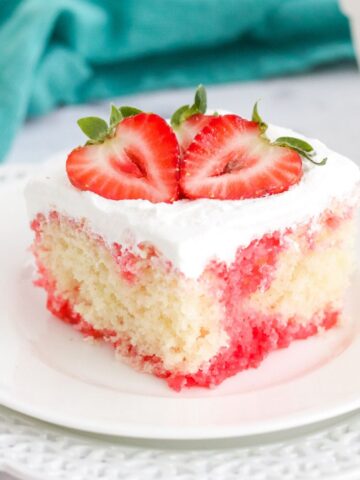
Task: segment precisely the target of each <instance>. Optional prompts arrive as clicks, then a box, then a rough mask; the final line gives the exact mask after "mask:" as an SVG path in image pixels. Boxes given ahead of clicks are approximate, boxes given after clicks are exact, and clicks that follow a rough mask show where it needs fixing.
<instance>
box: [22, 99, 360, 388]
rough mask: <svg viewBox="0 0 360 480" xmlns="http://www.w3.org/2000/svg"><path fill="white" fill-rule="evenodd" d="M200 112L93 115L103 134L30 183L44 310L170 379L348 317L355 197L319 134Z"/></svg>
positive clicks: (351, 178) (341, 161) (212, 380)
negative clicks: (104, 120)
mask: <svg viewBox="0 0 360 480" xmlns="http://www.w3.org/2000/svg"><path fill="white" fill-rule="evenodd" d="M191 108H192V111H191V112H190V114H189V112H188V110H186V108H184V107H182V114H181V115H182V117H181V115H179V114H177V115H175V118H174V117H173V121H172V126H169V125H168V124H167V123H166V122H165V121H164V120H163V119H161V118H160V117H158V116H157V115H155V114H144V113H141V112H139V111H138V110H137V111H133V112H130V114H129V115H128V116H126V115H123V113H122V112H121V109H119V110H118V112H119V116H118V117H117V118H115V119H114V115H115V117H116V114H114V112H113V124H112V125H111V124H110V127H109V130H106V129H105V127H104V126H103V127H101V128H100V130H99V129H98V130H96V129H95V132H96V133H95V134H94V133H93V132H94V129H93V130H91V129H89V128H87V127H86V122H85V123H83V124H82V127H83V129H84V131H86V132H87V133H89V132H90V130H91V132H92V135H93V137H94V136H96V135H98V137H97V138H92V139H91V140H90V143H89V144H88V145H87V146H85V147H79V148H78V149H75V150H74V151H73V152H71V154H70V155H69V157H68V159H67V163H66V165H67V168H66V169H65V160H66V159H65V158H64V162H63V164H61V165H60V166H57V167H53V168H50V169H48V170H47V171H46V172H44V174H43V175H40V176H37V177H35V178H33V179H32V180H31V181H30V182H29V183H28V185H27V187H26V192H25V193H26V199H27V205H28V211H29V215H30V219H31V226H32V229H33V231H34V233H35V239H34V243H33V248H32V250H33V253H34V255H35V258H36V263H37V269H38V278H37V282H36V283H37V285H39V286H41V287H43V288H44V289H45V290H46V292H47V296H48V300H47V308H48V309H49V310H50V312H52V313H53V314H54V315H55V316H56V317H58V318H60V319H61V320H63V321H65V322H67V323H70V324H72V325H73V326H74V327H75V328H76V329H77V330H79V331H80V332H82V333H83V334H84V335H85V336H91V337H94V338H96V339H102V340H104V341H106V342H109V343H110V344H112V345H113V347H114V348H115V350H116V352H117V353H119V354H120V356H121V357H122V358H123V359H124V360H126V361H128V362H130V363H131V365H133V366H134V367H135V368H136V369H138V370H141V371H143V372H148V373H152V374H154V375H156V376H157V377H161V378H164V379H166V381H167V383H168V384H169V386H170V387H172V388H173V389H175V390H180V389H181V388H182V387H185V386H186V387H192V386H201V387H212V386H215V385H218V384H220V383H221V382H222V381H223V380H224V379H226V378H227V377H230V376H232V375H234V374H236V373H237V372H239V371H241V370H244V369H247V368H251V367H257V366H258V365H259V364H260V362H261V361H262V360H263V358H264V357H265V356H266V355H267V354H268V353H269V352H271V351H273V350H276V349H278V348H283V347H286V346H288V345H289V344H290V343H291V342H292V341H293V340H296V339H305V338H307V337H309V336H311V335H314V334H317V333H321V334H324V331H326V330H327V329H329V328H332V327H333V326H335V325H337V324H338V323H339V322H341V321H343V318H342V309H343V299H344V294H345V291H346V288H347V286H348V284H349V278H350V274H351V272H352V270H353V268H354V263H355V258H354V238H355V217H356V215H355V214H356V208H357V205H358V200H359V181H360V174H359V170H358V167H357V166H356V165H355V164H354V163H353V162H351V161H350V160H348V159H347V158H345V157H343V156H341V155H339V154H337V153H335V152H333V151H331V150H329V149H328V148H326V147H325V146H324V145H323V144H322V143H320V142H318V141H315V140H312V141H311V146H310V144H309V142H308V141H307V140H306V139H305V138H304V137H301V136H299V135H297V136H296V137H295V134H294V132H291V131H289V130H287V129H283V128H278V127H274V126H268V125H266V124H265V123H264V122H263V121H262V119H261V118H260V117H259V115H258V113H257V109H256V108H255V110H254V115H253V120H252V121H248V120H244V119H242V118H241V117H238V116H236V115H218V114H216V115H210V114H209V115H205V106H204V101H203V99H201V98H200V100H199V98H198V99H197V104H196V102H195V103H194V106H192V107H188V109H191ZM123 112H125V111H123ZM184 112H185V114H183V113H184ZM128 113H129V112H128ZM124 117H125V118H124ZM84 125H85V126H84ZM99 132H102V133H99ZM174 132H175V133H176V135H177V137H176V136H175V133H174ZM295 140H296V142H295ZM315 163H318V165H316V164H315ZM344 321H345V320H344Z"/></svg>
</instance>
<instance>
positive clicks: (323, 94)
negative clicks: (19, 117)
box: [0, 66, 360, 480]
mask: <svg viewBox="0 0 360 480" xmlns="http://www.w3.org/2000/svg"><path fill="white" fill-rule="evenodd" d="M207 90H208V100H209V101H208V103H209V106H210V107H211V108H222V109H226V110H232V111H234V112H236V113H239V114H242V115H244V116H250V114H251V110H252V106H253V104H254V103H255V101H256V100H258V99H261V103H260V107H259V109H260V112H261V114H262V116H263V118H264V119H265V120H266V121H268V122H271V123H275V124H278V125H282V126H288V127H290V128H292V129H294V130H298V131H299V132H302V133H304V134H305V135H307V136H309V137H317V138H319V139H320V140H322V141H323V142H325V143H326V144H328V145H329V146H330V147H331V148H333V149H335V150H338V151H340V152H341V153H343V154H345V155H347V156H349V157H351V158H352V159H353V160H355V161H357V162H358V163H359V164H360V129H359V117H360V74H359V73H358V72H357V70H356V69H355V67H351V66H341V67H337V68H332V69H326V70H322V71H319V72H315V73H314V72H313V73H309V74H304V75H299V76H291V77H285V78H278V79H271V80H264V81H256V82H247V83H233V84H227V85H218V86H211V87H208V89H207ZM192 95H193V89H181V90H168V91H162V92H151V93H147V94H141V95H132V96H126V97H122V98H117V99H116V100H113V103H115V104H116V105H134V106H138V107H141V108H142V109H143V110H146V111H153V112H156V113H159V114H161V115H164V116H169V115H170V114H171V113H172V112H173V111H174V110H175V109H176V108H177V107H178V106H180V105H182V104H184V103H189V102H190V101H191V100H192ZM108 111H109V101H106V102H98V103H94V104H91V105H78V106H72V107H65V108H61V109H59V110H57V111H56V112H53V113H51V114H49V115H47V116H44V117H40V118H38V119H33V120H31V121H28V122H27V123H26V124H25V125H24V127H23V128H22V129H21V131H20V132H19V134H18V136H17V138H16V139H15V142H14V144H13V147H12V149H11V151H10V152H9V154H8V156H7V158H6V162H9V163H18V162H41V161H43V160H46V159H47V158H48V157H49V156H50V155H51V154H53V153H54V152H56V151H59V150H70V149H72V148H73V147H74V146H76V145H78V144H81V143H83V141H84V137H83V135H82V133H81V131H80V130H79V128H78V127H77V126H76V120H77V119H78V118H79V117H81V116H87V115H100V116H101V115H103V116H105V117H107V115H108ZM0 480H13V477H10V476H9V475H6V474H1V473H0ZM69 480H72V479H71V478H70V477H69ZM224 480H226V479H224Z"/></svg>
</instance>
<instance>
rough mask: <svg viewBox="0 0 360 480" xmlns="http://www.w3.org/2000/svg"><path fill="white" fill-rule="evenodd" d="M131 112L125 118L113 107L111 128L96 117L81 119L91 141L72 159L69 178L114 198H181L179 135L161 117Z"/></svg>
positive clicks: (172, 199) (86, 188)
mask: <svg viewBox="0 0 360 480" xmlns="http://www.w3.org/2000/svg"><path fill="white" fill-rule="evenodd" d="M123 108H127V109H131V107H123ZM132 110H133V111H132V113H129V115H131V116H128V117H127V118H123V117H122V116H121V109H119V110H118V111H117V112H116V107H113V111H112V117H111V121H110V128H109V129H108V127H107V124H106V122H105V121H104V120H101V119H96V118H95V120H96V122H95V123H94V117H88V118H86V119H82V121H83V123H80V121H79V125H80V127H81V128H82V130H83V131H84V132H85V133H87V135H88V136H90V137H91V138H92V140H91V141H90V142H88V144H86V145H85V146H83V147H78V148H76V149H75V150H73V151H72V152H71V153H70V155H69V156H68V158H67V162H66V171H67V174H68V177H69V180H70V182H71V183H72V184H73V185H74V186H75V187H77V188H79V189H80V190H89V191H91V192H94V193H97V194H98V195H100V196H102V197H105V198H109V199H112V200H124V199H143V200H149V201H151V202H154V203H157V202H174V201H175V200H176V199H177V198H178V195H179V188H178V177H179V145H178V142H177V139H176V136H175V134H174V132H173V131H172V129H171V128H170V126H169V125H168V124H167V123H166V121H165V120H164V119H162V118H161V117H159V116H158V115H155V114H153V113H138V112H139V110H136V109H132ZM95 127H96V128H95ZM94 130H96V133H95V134H94ZM91 135H92V136H91ZM89 143H90V144H89Z"/></svg>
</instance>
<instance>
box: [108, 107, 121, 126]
mask: <svg viewBox="0 0 360 480" xmlns="http://www.w3.org/2000/svg"><path fill="white" fill-rule="evenodd" d="M122 119H123V116H122V114H121V112H120V111H119V109H118V108H116V107H115V105H111V114H110V128H113V127H116V125H117V124H118V123H119V122H121V120H122Z"/></svg>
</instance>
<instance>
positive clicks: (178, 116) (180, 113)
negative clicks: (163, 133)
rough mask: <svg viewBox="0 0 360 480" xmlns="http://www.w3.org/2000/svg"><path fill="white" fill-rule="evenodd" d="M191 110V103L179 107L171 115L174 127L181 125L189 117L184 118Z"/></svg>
mask: <svg viewBox="0 0 360 480" xmlns="http://www.w3.org/2000/svg"><path fill="white" fill-rule="evenodd" d="M190 110H191V107H190V105H183V106H182V107H180V108H178V109H177V110H176V111H175V112H174V113H173V114H172V116H171V119H170V123H171V126H172V127H173V128H176V127H179V126H180V124H181V123H182V122H183V121H184V120H185V119H186V118H188V117H189V116H190V115H188V117H186V118H184V116H185V115H186V114H187V113H188V112H189V111H190Z"/></svg>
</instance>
